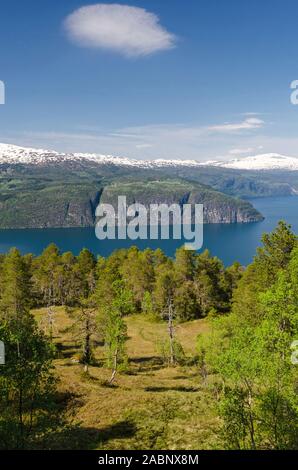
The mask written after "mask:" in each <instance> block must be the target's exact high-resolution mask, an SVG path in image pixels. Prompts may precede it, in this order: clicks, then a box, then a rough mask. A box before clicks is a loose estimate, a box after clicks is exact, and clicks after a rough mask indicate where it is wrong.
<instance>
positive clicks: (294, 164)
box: [0, 143, 298, 171]
mask: <svg viewBox="0 0 298 470" xmlns="http://www.w3.org/2000/svg"><path fill="white" fill-rule="evenodd" d="M72 161H74V162H93V163H96V164H98V165H117V166H126V167H137V168H161V167H181V166H182V167H183V166H185V167H202V166H210V167H221V168H230V169H239V170H268V171H271V170H288V171H298V158H295V157H288V156H285V155H280V154H278V153H266V154H261V155H255V156H249V157H245V158H236V159H233V160H228V161H221V160H209V161H204V162H200V161H196V160H178V159H173V160H168V159H167V160H166V159H156V160H135V159H131V158H127V157H119V156H112V155H102V154H96V153H61V152H56V151H52V150H44V149H35V148H27V147H20V146H17V145H11V144H1V143H0V164H1V163H8V164H17V163H22V164H34V165H44V164H49V163H59V162H61V163H62V162H72Z"/></svg>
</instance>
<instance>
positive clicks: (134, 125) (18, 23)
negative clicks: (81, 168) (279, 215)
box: [0, 0, 298, 160]
mask: <svg viewBox="0 0 298 470" xmlns="http://www.w3.org/2000/svg"><path fill="white" fill-rule="evenodd" d="M105 4H106V5H108V7H106V6H105V7H104V8H102V5H101V6H100V4H97V3H96V2H93V3H91V2H90V1H87V2H86V1H82V0H81V1H77V0H67V1H66V0H59V1H52V0H43V1H42V2H41V1H40V0H26V2H24V1H20V0H19V1H18V2H16V1H11V0H10V1H8V0H1V28H0V80H2V81H4V82H5V86H6V104H5V105H1V106H0V141H2V142H8V143H15V144H19V145H29V146H38V147H43V148H50V149H57V150H62V151H82V152H90V151H94V152H99V153H109V154H117V155H126V156H130V157H135V158H142V159H152V158H183V159H187V158H192V159H193V158H195V159H198V160H206V159H212V158H218V157H220V158H231V157H234V156H246V155H252V154H260V153H267V152H279V153H283V154H289V155H293V156H298V132H297V131H298V106H294V105H292V104H291V103H290V93H291V90H290V83H291V82H292V81H293V80H295V79H298V60H297V57H298V49H297V44H298V28H297V17H298V2H297V1H296V0H283V1H282V0H270V2H269V1H266V0H263V1H260V0H250V1H249V2H244V1H243V2H242V1H239V0H238V1H236V0H187V1H185V0H146V1H145V0H144V1H143V0H141V1H128V0H126V1H123V2H122V1H120V0H119V1H118V2H117V5H116V8H114V7H113V8H109V7H112V6H113V5H114V2H109V1H108V0H105ZM90 5H93V6H94V5H98V6H97V7H96V8H95V9H94V8H93V9H92V8H91V9H84V10H82V9H81V8H82V7H86V6H90ZM124 5H128V6H130V7H137V8H138V9H139V10H136V8H134V9H125V10H123V9H121V6H124ZM79 9H81V10H79ZM150 13H151V14H154V15H155V16H151V15H150ZM70 15H72V16H70Z"/></svg>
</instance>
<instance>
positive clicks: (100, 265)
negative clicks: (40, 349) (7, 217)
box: [0, 244, 243, 321]
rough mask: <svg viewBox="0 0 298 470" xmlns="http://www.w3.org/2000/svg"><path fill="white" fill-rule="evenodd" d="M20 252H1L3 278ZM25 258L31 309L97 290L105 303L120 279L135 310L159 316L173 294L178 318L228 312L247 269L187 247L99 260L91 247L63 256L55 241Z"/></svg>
mask: <svg viewBox="0 0 298 470" xmlns="http://www.w3.org/2000/svg"><path fill="white" fill-rule="evenodd" d="M17 253H18V252H17V250H12V251H11V252H10V253H9V254H8V255H6V256H5V255H1V258H0V276H1V278H2V279H3V280H4V279H5V277H6V271H7V265H9V264H10V260H11V258H13V257H14V256H16V255H17ZM22 260H23V261H22V262H23V265H24V270H25V271H26V273H27V277H28V282H29V284H30V296H31V306H32V307H47V306H49V305H65V306H69V307H73V306H76V305H77V304H78V303H80V302H81V300H82V299H86V298H88V297H90V295H92V294H95V293H96V297H97V299H98V300H99V304H100V298H102V300H103V301H104V299H105V298H107V297H109V296H110V294H111V291H112V285H113V283H114V282H116V281H121V282H123V286H124V288H125V289H126V290H127V291H129V292H130V293H131V296H132V301H133V310H134V312H144V313H153V312H154V313H156V314H159V313H161V312H162V310H163V309H164V308H165V306H166V304H167V301H168V298H169V296H171V297H172V299H173V304H174V308H175V312H176V316H177V319H179V321H187V320H191V319H194V318H201V317H204V316H206V315H207V314H208V313H210V312H212V311H217V312H227V311H229V309H230V307H231V298H232V293H233V289H234V287H235V285H236V284H237V282H238V281H239V279H240V278H241V275H242V272H243V269H242V267H241V266H240V264H239V263H235V264H234V265H232V266H231V267H229V268H227V269H225V268H224V266H223V264H222V262H221V261H220V260H219V259H218V258H216V257H211V256H210V254H209V252H208V251H207V250H206V251H205V252H203V253H202V254H196V253H195V252H193V251H186V250H184V249H183V248H180V249H178V250H177V251H176V255H175V258H174V259H172V258H169V257H167V256H165V255H164V253H163V252H162V251H161V250H160V249H157V250H155V251H153V250H150V249H146V250H144V251H140V250H139V249H138V248H137V247H132V248H129V249H123V250H117V251H115V252H114V253H113V254H112V255H110V256H109V257H108V258H102V257H99V258H98V259H96V258H95V257H94V255H93V254H92V253H91V252H90V251H89V250H87V249H83V250H82V251H81V252H80V254H79V255H78V256H74V255H73V254H72V253H70V252H67V253H62V254H61V253H60V252H59V249H58V248H57V246H55V245H54V244H51V245H49V246H48V247H47V248H46V249H45V250H44V251H43V253H42V254H41V255H40V256H37V257H33V256H32V255H26V256H24V257H23V258H22ZM1 278H0V279H1ZM0 282H1V280H0ZM28 288H29V287H28Z"/></svg>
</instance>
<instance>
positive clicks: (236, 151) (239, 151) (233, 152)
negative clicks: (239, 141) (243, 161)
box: [229, 147, 254, 155]
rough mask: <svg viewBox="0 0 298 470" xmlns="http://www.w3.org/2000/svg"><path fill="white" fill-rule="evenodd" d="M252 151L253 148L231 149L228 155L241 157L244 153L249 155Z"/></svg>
mask: <svg viewBox="0 0 298 470" xmlns="http://www.w3.org/2000/svg"><path fill="white" fill-rule="evenodd" d="M253 151H254V148H253V147H248V148H246V149H231V150H230V151H229V154H230V155H243V154H245V153H251V152H253Z"/></svg>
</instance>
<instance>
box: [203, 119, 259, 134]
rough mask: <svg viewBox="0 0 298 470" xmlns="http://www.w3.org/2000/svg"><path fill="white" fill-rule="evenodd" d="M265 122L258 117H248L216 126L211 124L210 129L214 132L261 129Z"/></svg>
mask: <svg viewBox="0 0 298 470" xmlns="http://www.w3.org/2000/svg"><path fill="white" fill-rule="evenodd" d="M264 124H265V122H264V121H263V120H262V119H258V118H253V117H251V118H247V119H245V120H244V121H242V122H236V123H224V124H219V125H215V126H210V127H209V128H208V129H209V130H210V131H213V132H238V131H243V130H250V129H260V128H261V127H263V126H264Z"/></svg>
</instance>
